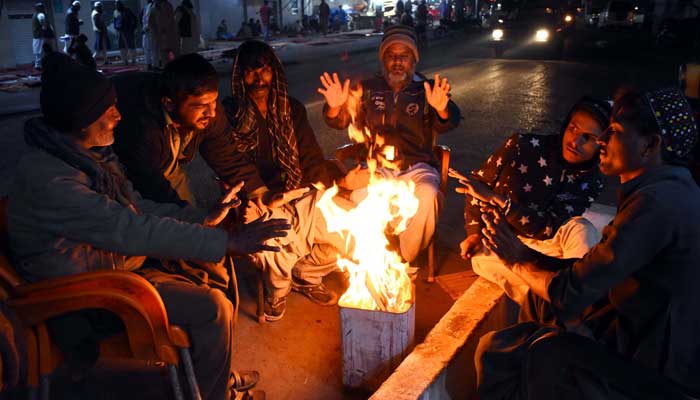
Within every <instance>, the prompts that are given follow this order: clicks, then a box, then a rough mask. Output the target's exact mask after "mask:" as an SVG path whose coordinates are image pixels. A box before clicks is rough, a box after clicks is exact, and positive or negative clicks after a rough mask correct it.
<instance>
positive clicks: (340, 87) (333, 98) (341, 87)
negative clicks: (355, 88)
mask: <svg viewBox="0 0 700 400" xmlns="http://www.w3.org/2000/svg"><path fill="white" fill-rule="evenodd" d="M320 79H321V85H323V88H318V89H317V90H318V92H319V93H321V94H322V95H323V97H325V98H326V103H328V107H329V108H330V109H331V111H337V110H340V107H342V106H343V105H344V104H345V102H347V101H348V94H349V93H350V80H349V79H346V80H345V82H343V83H342V84H341V83H340V79H339V78H338V74H336V73H335V72H334V73H333V76H332V77H331V76H330V75H329V74H328V72H324V73H323V75H321V76H320ZM336 115H337V113H336Z"/></svg>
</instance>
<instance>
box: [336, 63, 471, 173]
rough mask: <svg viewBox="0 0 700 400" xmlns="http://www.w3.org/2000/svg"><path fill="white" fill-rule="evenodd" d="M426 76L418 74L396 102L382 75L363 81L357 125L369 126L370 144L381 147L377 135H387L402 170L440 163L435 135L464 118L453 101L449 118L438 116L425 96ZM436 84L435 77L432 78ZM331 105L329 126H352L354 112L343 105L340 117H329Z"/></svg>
mask: <svg viewBox="0 0 700 400" xmlns="http://www.w3.org/2000/svg"><path fill="white" fill-rule="evenodd" d="M425 81H426V79H425V78H424V77H423V76H420V75H418V74H416V75H415V76H414V80H413V81H412V82H411V83H410V84H408V85H407V86H406V87H405V88H403V89H402V90H401V91H400V92H399V94H398V96H397V98H396V101H394V91H393V89H392V88H391V87H390V86H389V84H387V82H386V80H385V79H384V77H382V76H376V77H373V78H370V79H367V80H364V81H362V83H361V84H362V88H363V94H362V101H361V104H360V107H359V110H358V114H357V118H356V120H355V126H356V127H357V128H359V129H361V130H363V128H364V127H366V128H367V129H369V132H370V133H371V135H372V140H371V141H370V142H369V143H368V145H369V146H375V147H376V146H378V143H377V141H376V138H377V136H378V135H379V136H381V137H383V140H384V144H385V145H391V146H394V147H395V149H396V151H397V157H398V160H399V161H400V163H399V165H400V169H401V170H403V169H406V168H408V167H410V166H411V165H413V164H416V163H420V162H424V163H428V164H431V165H434V166H435V165H437V160H436V159H435V155H434V154H433V136H436V135H437V134H440V133H444V132H447V131H449V130H451V129H453V128H455V127H456V126H457V125H459V121H460V113H459V108H458V107H457V105H456V104H455V103H454V102H453V101H451V100H450V102H449V103H448V105H447V111H448V113H449V115H448V118H447V119H446V120H443V119H441V118H440V117H439V116H438V115H437V111H435V109H433V108H432V107H431V106H430V105H429V104H428V103H427V101H426V99H425V88H424V87H423V82H425ZM428 82H429V83H430V85H431V86H432V85H433V81H432V80H428ZM327 111H328V104H326V105H325V106H324V110H323V115H324V117H325V120H326V123H327V124H328V126H330V127H332V128H335V129H346V128H347V127H348V125H350V114H349V113H348V111H347V109H346V107H343V108H342V110H341V111H340V114H338V116H337V117H336V118H333V119H330V118H328V117H327V114H328V113H327Z"/></svg>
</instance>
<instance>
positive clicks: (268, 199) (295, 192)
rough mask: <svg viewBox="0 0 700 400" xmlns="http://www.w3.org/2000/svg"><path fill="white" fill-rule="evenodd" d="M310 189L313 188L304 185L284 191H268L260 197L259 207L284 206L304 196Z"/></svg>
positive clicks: (262, 208)
mask: <svg viewBox="0 0 700 400" xmlns="http://www.w3.org/2000/svg"><path fill="white" fill-rule="evenodd" d="M309 190H311V189H309V188H308V187H304V188H300V189H292V190H289V191H287V192H282V193H273V192H267V193H265V194H264V195H263V196H261V197H259V198H258V207H260V209H261V210H264V209H265V207H267V208H278V207H282V206H283V205H285V204H287V203H289V202H290V201H293V200H296V199H299V198H301V197H303V196H304V195H305V194H306V193H308V192H309Z"/></svg>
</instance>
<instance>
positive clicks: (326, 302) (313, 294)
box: [292, 276, 338, 306]
mask: <svg viewBox="0 0 700 400" xmlns="http://www.w3.org/2000/svg"><path fill="white" fill-rule="evenodd" d="M292 290H293V291H295V292H299V293H301V294H303V295H304V296H306V297H308V298H309V299H310V300H311V301H313V302H314V303H316V304H320V305H322V306H333V305H336V304H338V294H337V293H335V292H333V291H332V290H329V289H328V288H327V287H326V285H324V284H323V283H319V284H318V285H314V284H311V283H309V282H307V281H305V280H303V279H299V278H295V277H294V276H292Z"/></svg>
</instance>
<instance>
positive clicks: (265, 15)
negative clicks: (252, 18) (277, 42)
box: [258, 0, 272, 42]
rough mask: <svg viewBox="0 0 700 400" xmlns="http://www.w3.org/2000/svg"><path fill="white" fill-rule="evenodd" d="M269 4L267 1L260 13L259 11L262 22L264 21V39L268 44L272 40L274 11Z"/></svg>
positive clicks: (261, 7)
mask: <svg viewBox="0 0 700 400" xmlns="http://www.w3.org/2000/svg"><path fill="white" fill-rule="evenodd" d="M268 4H269V2H268V1H267V0H265V1H264V2H263V5H262V6H260V11H258V14H260V21H262V34H263V39H265V41H266V42H267V41H268V40H270V14H271V13H272V9H271V8H270V6H269V5H268Z"/></svg>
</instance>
